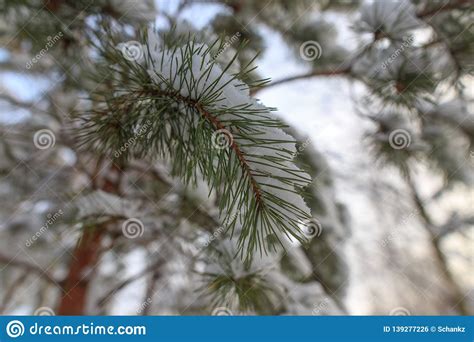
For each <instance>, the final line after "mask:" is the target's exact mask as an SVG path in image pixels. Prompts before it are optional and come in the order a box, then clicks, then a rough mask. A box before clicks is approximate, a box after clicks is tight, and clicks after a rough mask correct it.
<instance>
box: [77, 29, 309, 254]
mask: <svg viewBox="0 0 474 342" xmlns="http://www.w3.org/2000/svg"><path fill="white" fill-rule="evenodd" d="M173 38H174V39H170V37H167V36H160V35H159V34H158V33H157V32H154V31H149V32H145V33H144V34H142V42H141V43H138V42H136V41H134V42H133V46H132V45H131V43H130V42H128V43H127V42H125V43H124V42H122V43H121V44H119V43H120V42H117V41H114V39H113V37H111V39H110V40H107V41H106V42H105V43H104V44H105V45H103V46H101V47H100V49H101V52H102V56H103V57H104V59H105V60H104V61H105V63H98V65H104V67H105V68H106V70H102V72H99V73H98V77H99V79H100V78H103V77H105V78H106V81H104V82H103V84H111V85H113V88H112V89H110V88H107V87H102V89H101V90H100V91H98V92H96V93H95V94H94V95H93V97H92V98H94V99H97V98H100V99H101V102H100V103H95V104H94V107H95V108H96V109H94V110H91V111H90V112H89V113H87V114H84V115H82V116H81V119H82V121H83V122H82V125H81V126H82V128H81V129H80V131H79V136H80V137H81V138H82V142H83V143H86V144H88V145H89V146H90V145H91V144H92V146H94V147H96V148H99V149H101V150H102V152H103V153H108V154H109V155H113V151H115V150H116V149H117V148H120V146H123V144H124V142H126V141H130V139H131V138H133V137H134V134H136V132H137V131H141V132H143V129H141V128H142V127H143V126H144V123H147V125H148V130H147V132H146V134H142V135H141V136H140V139H137V141H136V143H135V144H134V145H133V146H131V147H130V148H129V149H128V151H127V152H128V153H126V154H125V153H123V154H121V155H120V156H121V158H127V157H144V156H153V157H158V156H159V157H165V158H169V159H171V161H172V165H173V167H172V171H173V173H174V174H176V175H179V176H181V178H182V179H183V180H184V182H185V183H195V181H196V178H197V175H198V174H199V175H202V176H203V177H204V178H205V180H206V181H207V182H208V183H209V185H210V188H211V190H214V191H217V194H218V195H219V203H220V208H219V209H220V212H221V216H222V219H223V220H224V221H225V222H228V223H229V229H230V231H231V233H232V234H234V233H239V234H240V235H239V240H238V241H239V248H240V252H241V256H242V257H245V258H249V257H251V256H252V254H253V252H255V251H257V250H258V251H259V252H260V254H261V253H262V252H267V248H268V247H269V246H271V243H270V241H274V240H276V241H279V242H280V243H281V239H283V238H289V239H296V240H298V241H300V242H301V243H304V242H306V240H307V239H306V236H305V234H304V232H303V229H302V223H304V222H306V221H307V220H308V219H309V218H310V210H309V208H308V206H307V205H306V203H305V202H304V200H303V198H302V196H301V192H302V191H303V189H304V188H305V187H306V186H307V185H308V184H309V183H310V181H311V179H310V177H309V176H308V175H307V174H306V173H305V172H304V171H302V170H300V169H299V168H298V167H297V166H296V165H295V164H294V162H293V156H294V155H295V154H296V146H295V143H296V142H295V139H294V138H293V137H292V136H290V135H288V134H287V133H285V132H284V131H283V128H285V125H284V124H283V123H282V122H281V121H280V120H278V119H277V118H276V117H275V116H274V115H273V114H272V113H271V109H270V108H267V107H265V106H264V105H262V104H261V103H259V102H258V101H257V100H255V99H253V98H251V97H250V95H249V86H248V85H246V84H242V82H241V81H239V80H240V79H244V77H245V75H246V73H248V72H251V71H252V69H251V68H249V67H248V66H247V67H243V68H242V71H241V72H239V73H237V74H234V75H230V74H229V73H228V72H227V71H228V70H229V69H230V68H231V66H232V64H233V63H234V62H235V60H236V58H237V55H235V56H234V57H233V58H232V60H231V61H230V62H229V63H228V64H227V65H220V64H218V62H217V61H216V60H215V59H213V58H212V56H214V55H215V51H218V50H219V49H220V48H221V47H222V42H220V41H215V42H213V43H211V44H209V45H205V44H200V43H197V42H196V41H194V40H193V39H191V38H190V37H189V36H188V37H187V38H186V39H184V37H173ZM170 42H172V43H170ZM132 47H133V49H134V51H132V50H131V48H132ZM137 49H138V50H137ZM131 52H133V54H131ZM130 56H134V57H133V58H130ZM249 64H250V63H249ZM111 94H112V95H111ZM150 123H151V124H150ZM303 228H304V226H303ZM232 234H231V235H232ZM275 238H276V239H275Z"/></svg>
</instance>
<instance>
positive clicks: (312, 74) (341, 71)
mask: <svg viewBox="0 0 474 342" xmlns="http://www.w3.org/2000/svg"><path fill="white" fill-rule="evenodd" d="M350 70H351V69H350V68H348V67H344V68H338V69H332V70H314V71H311V72H309V73H305V74H301V75H296V76H291V77H287V78H283V79H281V80H277V81H275V82H271V83H268V84H267V85H265V86H263V87H260V88H254V89H252V91H251V95H255V94H256V93H257V92H259V91H260V90H263V89H267V88H270V87H274V86H277V85H281V84H284V83H288V82H293V81H298V80H304V79H307V78H312V77H318V76H340V75H348V74H349V73H350Z"/></svg>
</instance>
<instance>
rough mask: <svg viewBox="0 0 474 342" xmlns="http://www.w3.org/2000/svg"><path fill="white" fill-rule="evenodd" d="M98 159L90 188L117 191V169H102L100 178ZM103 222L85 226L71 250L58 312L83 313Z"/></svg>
mask: <svg viewBox="0 0 474 342" xmlns="http://www.w3.org/2000/svg"><path fill="white" fill-rule="evenodd" d="M101 164H102V159H99V161H98V163H97V165H96V169H95V170H94V174H93V177H92V187H93V188H94V189H102V190H104V191H106V192H110V193H115V194H119V193H120V180H121V170H120V168H119V167H118V166H117V165H115V164H112V165H111V166H110V168H109V169H108V170H107V171H108V172H105V175H104V177H100V175H99V173H100V170H101V169H100V165H101ZM106 225H107V223H102V224H97V225H95V226H88V227H85V228H84V230H83V232H82V236H81V238H80V240H79V241H78V243H77V246H76V248H75V250H74V252H73V257H72V258H71V262H70V266H69V272H68V275H67V277H66V279H65V281H64V286H63V289H64V291H65V293H63V295H62V297H61V299H60V302H59V305H58V309H57V314H58V315H69V316H78V315H84V314H86V304H87V298H88V290H89V284H90V280H91V277H92V274H93V272H94V270H95V267H96V265H97V262H98V261H99V258H100V251H101V250H102V248H101V244H102V238H103V235H104V234H105V231H106V228H107V227H106Z"/></svg>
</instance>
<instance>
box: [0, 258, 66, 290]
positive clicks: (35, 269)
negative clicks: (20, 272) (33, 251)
mask: <svg viewBox="0 0 474 342" xmlns="http://www.w3.org/2000/svg"><path fill="white" fill-rule="evenodd" d="M0 264H4V265H5V267H7V266H13V267H19V268H23V269H24V270H27V271H29V272H32V273H35V274H37V275H39V276H41V277H42V278H43V279H44V280H47V281H48V282H50V283H51V284H53V285H55V286H60V285H59V282H58V280H56V279H55V278H54V277H53V276H52V275H51V274H50V273H49V272H48V271H45V270H43V269H42V268H41V267H39V266H37V265H34V264H31V263H29V262H27V261H23V260H17V259H16V258H11V257H9V256H6V255H4V254H1V253H0Z"/></svg>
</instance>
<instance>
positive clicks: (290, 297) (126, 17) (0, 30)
mask: <svg viewBox="0 0 474 342" xmlns="http://www.w3.org/2000/svg"><path fill="white" fill-rule="evenodd" d="M0 3H1V17H0V18H1V19H0V41H1V44H2V48H1V50H0V72H1V77H2V84H1V88H0V105H1V108H2V112H1V116H0V130H1V131H0V135H1V140H0V170H1V178H0V179H1V184H0V200H1V202H2V206H1V209H0V215H1V217H2V220H1V221H0V222H1V224H0V236H1V239H0V274H1V277H0V298H1V300H0V312H2V313H3V314H7V313H35V314H54V313H56V314H61V315H85V314H117V313H122V314H142V315H148V314H216V315H232V314H233V315H238V314H271V315H279V314H286V315H300V314H306V315H307V314H314V315H327V314H351V313H359V312H360V311H357V310H356V309H354V305H353V304H351V303H350V302H349V301H348V292H351V293H352V294H353V296H354V294H355V296H357V291H358V290H357V289H359V288H361V287H364V286H367V287H368V286H369V285H366V284H364V281H365V280H364V279H361V278H357V277H354V268H355V266H354V262H355V261H354V259H353V258H354V254H351V253H350V252H348V248H350V249H351V250H357V249H359V245H358V244H359V243H363V244H364V243H366V244H367V246H371V245H370V243H371V242H370V241H362V242H361V241H357V240H355V239H354V238H352V236H353V234H354V233H355V232H354V222H355V221H356V220H357V218H356V217H354V212H353V210H352V211H350V210H348V208H347V207H348V206H354V204H353V203H344V202H343V201H341V200H340V199H339V198H340V195H341V194H340V192H343V191H344V189H341V187H338V186H336V183H337V179H336V178H337V177H338V176H337V173H336V172H333V168H332V167H331V165H330V164H329V163H328V161H327V158H328V157H327V156H326V155H325V154H324V153H323V152H322V151H320V150H319V149H318V146H314V145H313V144H312V143H311V139H310V138H312V137H309V138H308V137H305V136H304V135H303V134H302V133H299V132H297V131H296V130H295V129H294V128H290V127H288V126H287V125H285V124H284V122H283V121H281V120H280V119H278V118H277V116H276V115H274V113H272V108H270V107H266V106H264V104H262V103H261V102H260V101H259V100H258V99H257V98H256V96H258V95H259V94H260V92H263V91H267V89H268V90H269V91H270V89H274V87H277V86H283V85H286V84H288V85H289V84H292V82H296V81H299V80H311V81H313V80H316V79H321V78H341V79H344V80H347V82H350V83H351V84H353V85H354V87H355V89H356V91H354V96H353V99H352V101H353V103H354V108H355V110H351V111H354V113H355V115H357V116H358V117H359V119H360V120H362V121H363V122H364V123H365V124H366V126H367V127H368V128H367V131H366V137H365V139H364V141H362V142H361V146H362V147H361V150H363V151H365V153H366V154H367V155H368V156H369V157H370V158H372V160H373V161H374V162H379V163H380V165H382V166H383V169H381V170H382V171H381V172H380V171H379V172H378V175H377V177H378V178H380V179H382V178H384V177H385V176H384V174H386V175H391V176H389V177H395V176H394V175H395V173H394V172H393V170H397V172H398V173H399V175H400V176H401V177H400V179H401V180H402V182H399V184H398V186H397V189H391V190H390V191H391V193H390V194H388V193H382V195H381V196H382V197H384V198H390V197H389V196H392V197H393V198H391V199H390V200H391V201H392V202H395V203H396V204H403V210H401V213H399V214H396V215H394V214H393V213H386V212H382V211H381V210H380V209H379V208H378V207H376V206H375V205H374V208H372V209H373V210H375V212H377V213H378V215H380V216H381V217H383V218H384V220H382V221H379V222H375V223H374V226H373V227H367V228H366V229H367V232H368V234H369V235H370V234H372V233H371V232H374V231H381V232H384V233H385V234H386V236H385V239H383V240H382V241H381V242H380V241H378V242H377V244H378V245H377V246H378V247H381V248H383V250H384V253H385V254H386V255H388V256H389V258H393V261H394V262H395V263H396V262H402V261H400V260H397V259H398V257H396V255H397V253H398V252H395V251H394V249H397V248H399V247H397V245H396V244H395V243H394V241H393V240H396V239H397V236H402V235H403V234H402V232H401V229H399V228H400V225H401V226H410V225H411V226H410V229H412V232H411V233H410V234H413V235H410V236H411V237H412V238H410V239H409V240H408V241H405V240H402V244H403V246H402V247H401V249H400V250H401V251H402V252H401V253H402V254H404V255H405V257H406V258H407V260H408V261H406V262H405V261H403V262H404V266H403V267H400V268H399V269H398V268H397V269H396V270H394V269H391V270H390V271H391V272H392V271H393V272H399V273H400V278H401V279H404V280H405V279H407V282H408V283H410V284H413V286H414V287H415V288H417V289H418V288H421V289H426V291H427V292H428V293H427V294H426V296H425V297H418V296H417V295H416V294H415V293H416V291H405V288H404V286H402V284H401V283H400V284H394V290H393V291H392V292H390V296H389V297H390V298H383V296H380V294H374V297H375V298H376V300H375V301H376V302H377V303H376V304H374V305H369V309H368V310H366V311H365V312H363V313H367V314H371V313H377V314H388V313H391V314H410V313H413V314H472V313H473V312H474V310H473V302H472V293H471V290H472V286H474V281H473V280H472V275H466V274H465V272H464V271H463V270H461V271H459V269H458V268H457V267H456V265H455V263H453V260H454V259H450V255H449V253H447V252H446V250H445V249H446V244H445V243H444V242H445V241H447V239H449V237H451V236H455V237H456V239H457V240H456V241H457V246H463V248H464V249H466V248H465V246H468V247H467V250H468V255H467V256H466V255H465V253H464V250H462V248H460V249H459V254H462V256H463V258H468V265H469V266H470V270H471V271H472V227H473V224H474V214H473V213H472V204H473V194H472V182H473V175H474V173H473V158H474V157H473V152H472V144H473V142H474V116H473V113H472V100H473V93H472V81H473V71H474V69H473V64H472V56H473V52H474V40H473V36H474V31H473V26H472V23H473V19H474V18H473V16H474V14H473V8H474V7H473V6H472V2H471V1H468V0H464V1H463V0H452V1H418V0H414V1H408V0H402V1H372V2H370V1H367V2H365V1H351V0H347V1H343V0H340V1H324V0H320V1H318V0H300V1H290V0H264V1H258V0H228V1H219V0H215V1H199V0H182V1H171V0H168V1H164V0H163V1H158V2H157V3H155V2H154V1H152V0H149V1H148V0H143V1H138V0H137V1H133V0H98V1H89V0H79V1H72V0H44V1H42V0H15V1H11V0H3V1H1V2H0ZM201 13H203V14H204V13H205V14H206V15H205V16H206V17H209V18H210V19H209V21H208V22H207V24H206V25H205V26H204V27H198V25H195V24H194V23H193V22H192V20H190V19H189V18H193V17H196V16H200V14H201ZM343 23H344V24H345V25H346V26H347V25H348V26H349V30H350V31H351V34H353V35H355V37H357V38H356V41H355V42H351V44H349V43H347V42H345V41H344V39H341V36H342V37H344V36H346V35H347V32H344V30H343V29H342V26H343ZM346 30H347V28H346ZM341 31H342V32H341ZM265 32H271V33H272V34H273V35H276V36H277V37H279V38H281V39H282V41H283V42H284V43H285V44H286V47H287V49H288V50H290V51H292V53H293V55H294V59H295V60H296V61H297V62H299V63H303V64H304V66H305V68H306V69H307V71H305V72H304V73H301V74H295V75H291V76H289V77H286V78H282V79H277V80H271V81H270V80H268V79H267V78H266V77H267V75H264V74H261V72H260V71H259V69H257V66H258V64H259V62H260V61H261V56H262V52H264V51H265V49H266V48H268V44H269V37H268V36H267V34H266V33H265ZM354 46H355V48H354ZM281 68H285V66H284V65H282V66H281ZM335 96H341V94H335ZM265 105H268V106H271V105H272V103H266V104H265ZM315 110H316V109H315ZM351 111H348V115H350V112H351ZM285 114H286V113H282V114H281V117H282V118H285ZM295 114H296V115H297V114H298V113H295ZM314 134H315V135H317V134H318V132H315V133H314ZM293 137H295V138H293ZM341 153H343V152H342V151H341ZM377 166H378V165H377ZM374 169H376V166H375V165H374ZM356 172H357V171H356ZM385 172H386V173H385ZM440 177H441V178H442V179H443V181H442V186H441V188H439V189H437V190H436V191H435V192H434V193H429V194H426V193H423V192H422V189H421V188H422V186H421V185H422V184H423V183H426V182H429V180H431V179H437V178H440ZM352 181H353V182H355V179H354V180H352ZM377 190H381V189H377ZM359 191H361V192H372V191H374V190H373V189H372V188H371V185H370V184H362V186H360V187H359ZM374 193H375V191H374ZM394 193H395V195H393V194H394ZM445 198H448V200H449V198H456V199H457V200H456V201H455V202H456V203H458V202H461V203H462V204H463V205H460V206H458V207H456V206H455V205H453V206H451V207H448V208H446V207H442V206H441V204H439V203H441V201H443V200H445ZM372 204H373V203H372ZM364 205H371V203H365V204H364ZM466 207H467V209H466ZM440 208H442V209H440ZM437 210H438V211H441V210H442V211H443V212H444V213H445V215H444V218H443V219H441V220H440V219H439V216H438V215H437V213H436V211H437ZM357 214H358V215H362V216H363V215H364V212H358V213H357ZM395 216H396V218H397V220H398V223H394V222H392V219H394V217H395ZM412 221H415V222H416V223H412ZM379 225H380V226H379ZM397 227H398V228H397ZM469 250H470V252H469ZM469 253H471V254H470V255H469ZM359 256H361V257H362V258H365V259H367V260H366V262H367V263H369V262H370V261H371V259H376V258H377V256H376V255H375V254H374V255H365V256H363V255H359ZM469 258H470V259H469ZM372 271H373V270H372ZM385 271H387V270H386V269H382V268H380V269H378V270H376V272H379V273H377V274H375V276H378V277H379V278H380V279H382V278H384V272H385ZM363 272H364V271H363ZM363 272H362V273H363ZM366 272H369V268H368V269H367V271H366ZM471 273H472V272H471ZM380 286H381V287H382V285H380ZM368 288H369V287H368ZM370 289H371V290H370V291H372V288H370ZM374 291H375V290H374ZM379 293H380V292H379ZM407 308H409V309H407Z"/></svg>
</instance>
